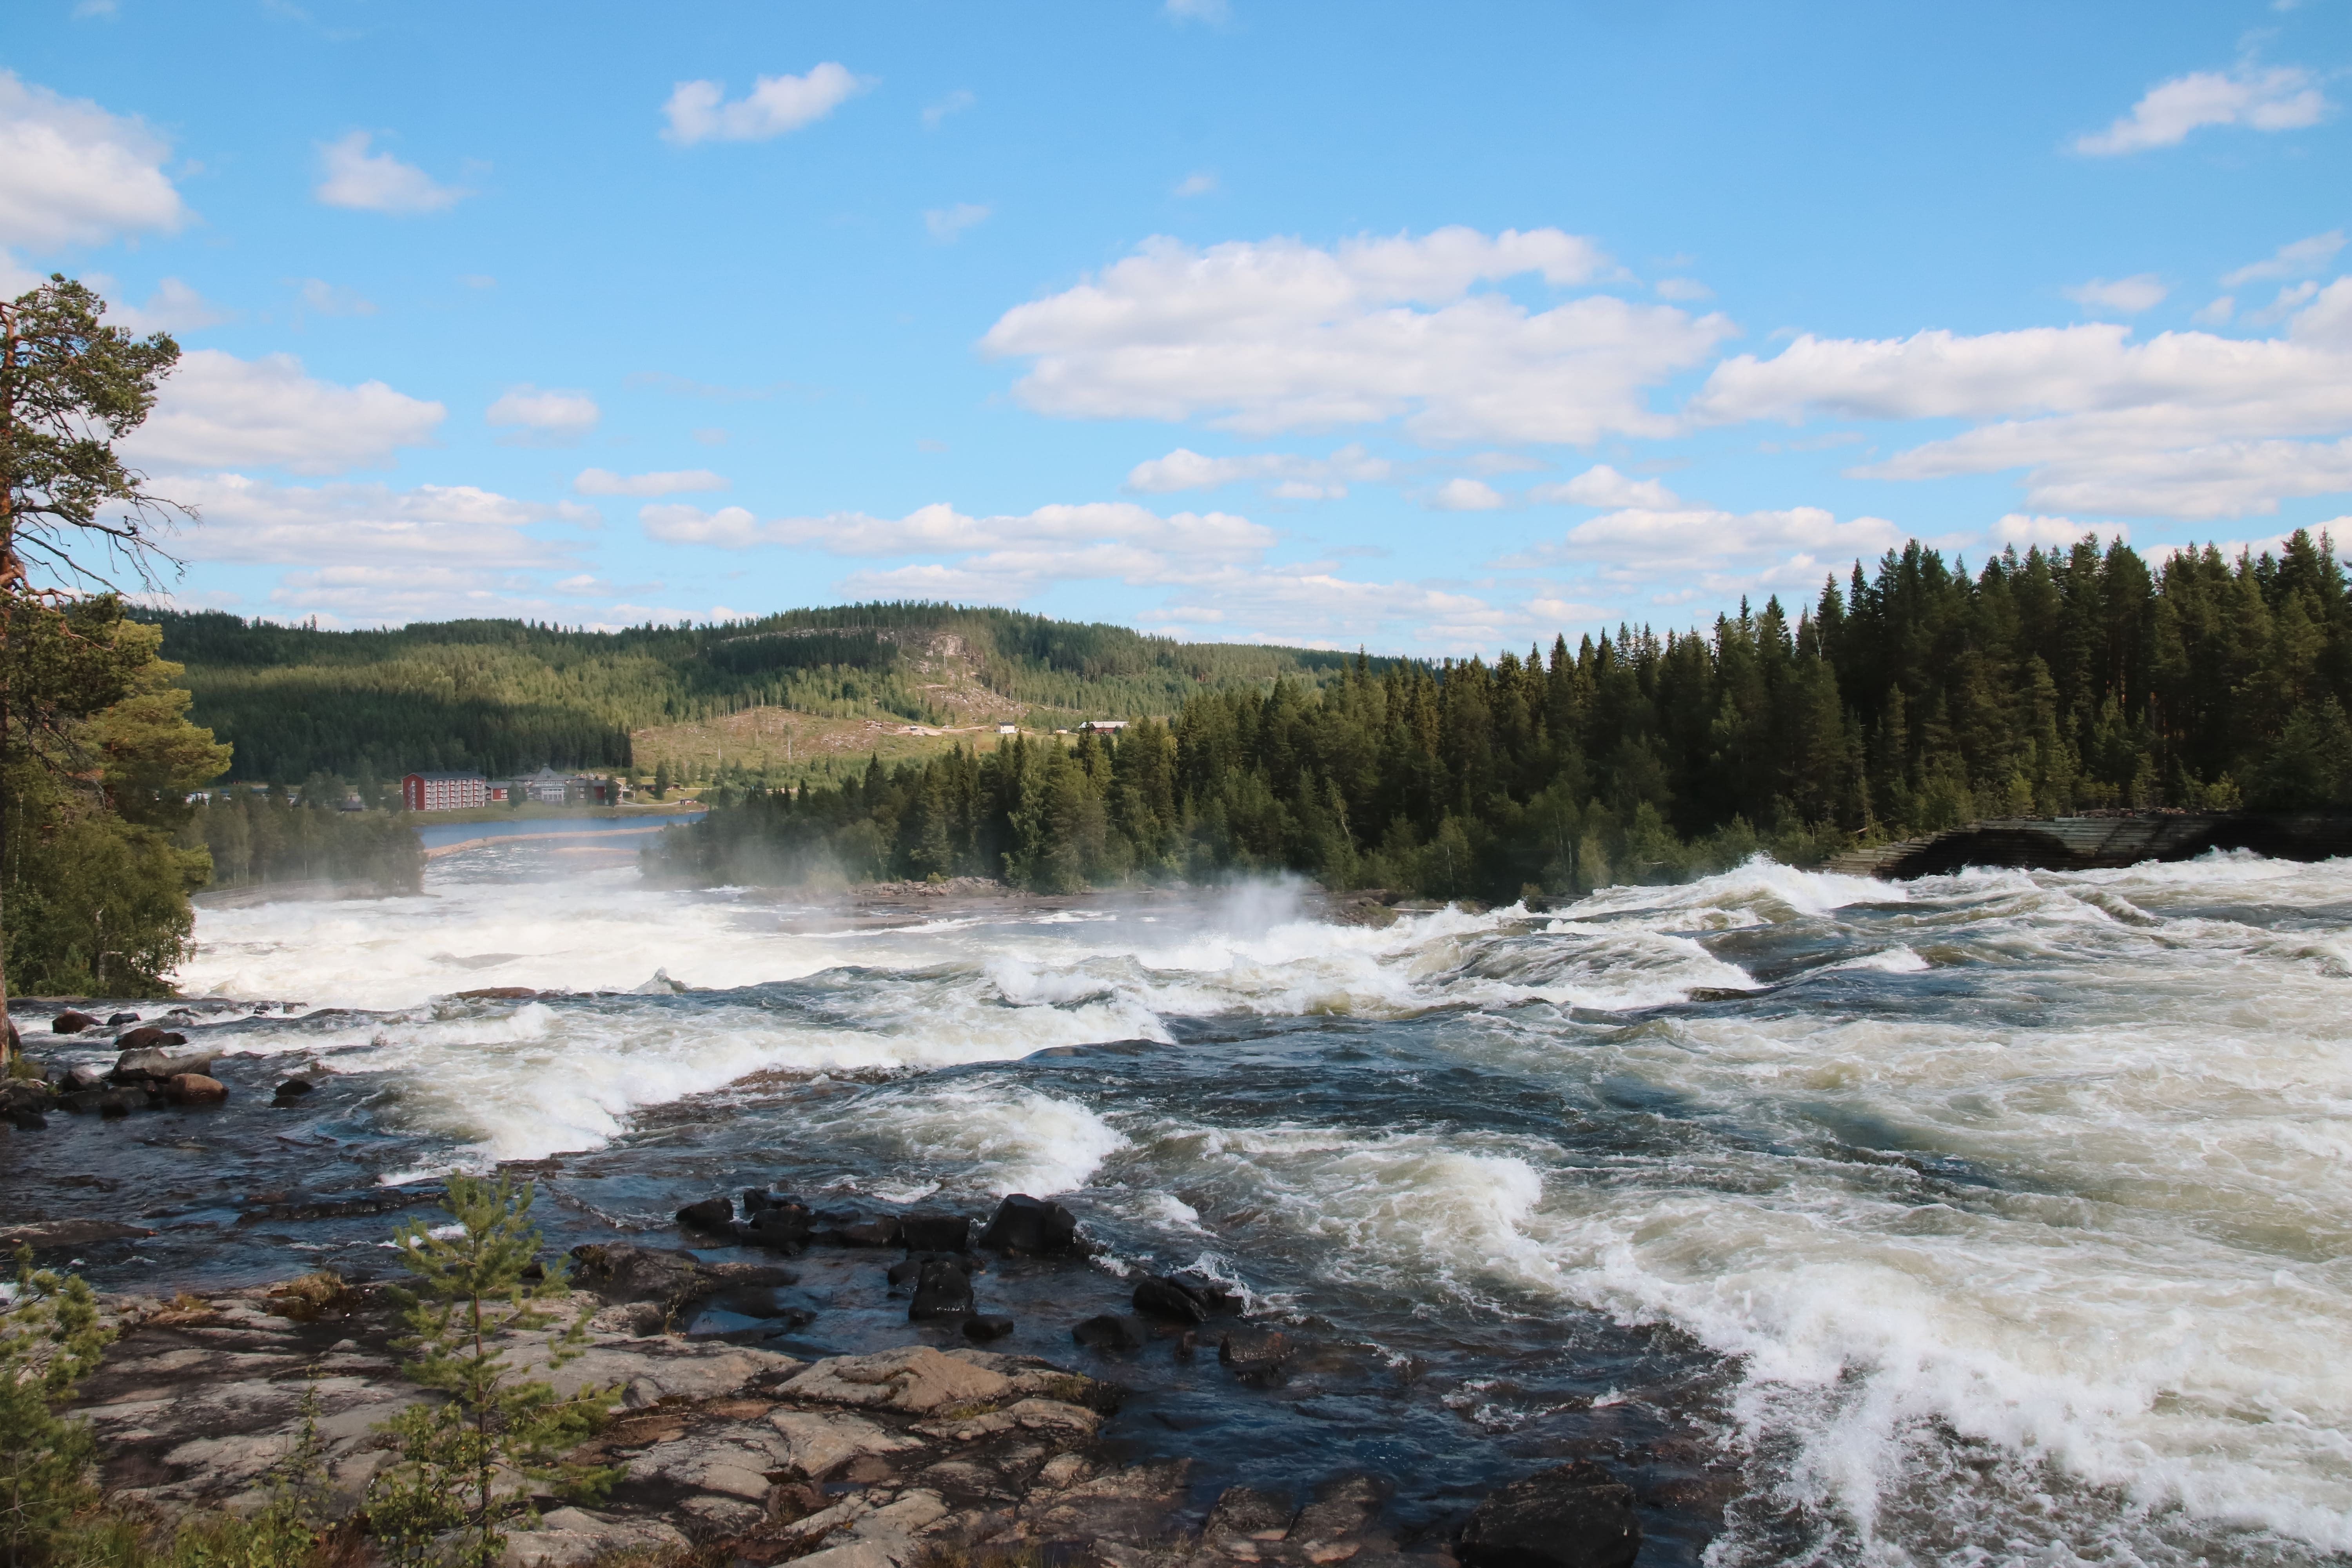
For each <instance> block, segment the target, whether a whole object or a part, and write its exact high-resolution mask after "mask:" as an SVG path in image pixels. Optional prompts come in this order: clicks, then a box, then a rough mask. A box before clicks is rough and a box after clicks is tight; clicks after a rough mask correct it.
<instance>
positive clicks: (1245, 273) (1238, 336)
mask: <svg viewBox="0 0 2352 1568" xmlns="http://www.w3.org/2000/svg"><path fill="white" fill-rule="evenodd" d="M1612 270H1613V269H1612V264H1611V262H1610V260H1609V258H1608V257H1607V256H1605V255H1604V254H1603V253H1602V252H1601V250H1600V248H1599V247H1596V246H1595V245H1594V244H1593V243H1592V242H1591V240H1588V239H1584V238H1581V237H1577V236H1575V235H1570V234H1564V233H1562V232H1560V231H1559V230H1558V229H1537V230H1533V231H1529V232H1526V233H1522V232H1519V231H1517V230H1506V231H1505V232H1503V233H1501V234H1497V235H1493V236H1487V235H1484V234H1480V233H1478V232H1476V231H1475V230H1472V229H1468V228H1445V229H1439V230H1437V231H1435V232H1434V233H1432V234H1428V235H1424V236H1422V237H1418V238H1416V237H1410V236H1401V237H1395V238H1389V239H1372V238H1362V239H1356V240H1350V241H1347V242H1344V243H1342V244H1340V245H1339V246H1336V247H1332V248H1330V249H1323V248H1319V247H1314V246H1309V245H1306V244H1303V243H1301V242H1299V241H1297V240H1290V239H1274V240H1266V241H1264V242H1258V243H1249V242H1234V243H1231V244H1225V245H1219V246H1215V247H1211V248H1210V249H1207V250H1205V251H1203V250H1195V249H1193V248H1192V247H1189V246H1186V245H1183V244H1181V243H1180V242H1178V241H1176V240H1173V239H1168V238H1155V239H1152V240H1150V241H1147V242H1146V243H1145V244H1144V245H1143V247H1141V248H1140V249H1139V250H1138V251H1137V252H1136V253H1135V254H1134V255H1133V256H1130V257H1129V258H1126V259H1125V260H1122V261H1119V262H1118V263H1116V264H1115V265H1113V266H1111V267H1110V268H1107V269H1105V270H1104V271H1103V272H1102V273H1101V274H1099V275H1098V276H1097V277H1095V278H1092V279H1087V281H1085V282H1083V283H1081V284H1079V285H1078V286H1077V287H1076V288H1073V289H1066V290H1065V291H1064V292H1062V293H1059V294H1055V295H1052V296H1050V297H1049V298H1046V299H1044V300H1036V301H1034V302H1033V303H1030V304H1026V305H1021V306H1017V307H1015V308H1014V309H1013V310H1008V311H1006V312H1005V313H1004V315H1003V317H1002V318H1000V319H999V320H998V321H997V322H996V324H995V325H994V326H993V327H992V328H991V329H990V330H989V331H988V333H987V335H986V336H985V337H984V338H982V341H981V342H982V349H983V350H984V351H985V352H986V353H990V354H992V355H994V356H997V357H1000V358H1019V359H1024V360H1027V361H1028V362H1030V363H1029V370H1028V373H1027V374H1025V375H1024V376H1023V377H1022V379H1021V380H1020V381H1019V383H1017V384H1016V385H1015V386H1014V389H1013V390H1014V394H1015V395H1016V396H1017V397H1018V398H1019V399H1020V400H1021V401H1022V402H1023V403H1024V404H1026V405H1028V406H1030V407H1032V408H1034V409H1037V410H1039V411H1040V412H1043V413H1046V414H1052V415H1059V416H1065V417H1070V418H1148V419H1167V420H1183V419H1191V418H1194V417H1207V418H1209V419H1210V420H1211V421H1212V422H1213V423H1214V424H1216V425H1219V426H1224V427H1226V428H1230V429H1234V430H1239V431H1242V432H1244V433H1247V434H1252V435H1263V434H1270V433H1273V432H1276V431H1282V430H1292V429H1312V428H1325V427H1330V426H1344V425H1349V424H1368V423H1376V422H1382V421H1388V420H1392V419H1402V421H1403V424H1404V426H1405V428H1406V429H1407V430H1409V431H1411V432H1412V434H1413V435H1415V436H1417V437H1421V438H1423V439H1424V440H1429V441H1433V442H1456V441H1466V440H1499V441H1514V442H1517V441H1544V442H1570V443H1579V444H1581V443H1586V442H1590V441H1592V440H1595V439H1597V438H1599V437H1601V436H1603V435H1608V434H1623V435H1633V436H1661V435H1665V434H1669V433H1671V432H1672V431H1673V429H1674V428H1675V421H1674V420H1673V419H1672V418H1671V417H1669V416H1665V415H1662V414H1659V413H1656V412H1654V411H1653V410H1651V409H1650V408H1649V407H1648V406H1647V405H1646V403H1645V401H1644V394H1645V392H1646V389H1647V388H1649V387H1650V386H1652V385H1654V384H1656V383H1658V382H1659V381H1661V380H1663V379H1664V378H1665V377H1666V376H1668V375H1670V374H1673V373H1674V372H1675V371H1677V370H1680V369H1683V368H1685V367H1686V366H1689V365H1692V364H1696V363H1700V362H1701V361H1703V360H1704V359H1706V357H1707V355H1708V354H1709V353H1712V352H1713V350H1714V348H1715V346H1716V345H1717V343H1719V342H1721V341H1722V340H1723V339H1724V338H1726V337H1727V336H1729V335H1731V334H1732V332H1733V331H1735V329H1734V328H1733V327H1732V325H1731V323H1730V322H1729V321H1727V319H1725V318H1724V317H1722V316H1720V315H1710V316H1705V317H1700V318H1696V319H1694V318H1692V317H1691V316H1690V315H1688V314H1686V313H1685V312H1684V311H1682V310H1676V309H1675V308H1673V307H1672V306H1665V305H1637V304H1631V303H1628V302H1627V301H1625V300H1620V299H1617V298H1615V297H1613V296H1611V295H1606V294H1588V295H1584V296H1582V297H1580V298H1576V299H1572V300H1568V301H1567V302H1565V303H1563V304H1560V305H1558V306H1555V307H1554V308H1552V309H1550V310H1542V311H1536V312H1530V311H1529V310H1527V309H1526V308H1525V307H1523V306H1521V305H1520V304H1518V303H1517V301H1516V300H1512V299H1511V298H1510V297H1508V296H1507V295H1506V294H1503V293H1499V292H1493V291H1486V292H1473V289H1475V287H1476V286H1477V285H1480V284H1488V283H1494V282H1497V281H1499V280H1502V279H1512V278H1519V277H1537V278H1540V279H1543V280H1544V281H1545V282H1547V283H1549V284H1551V285H1553V286H1555V287H1561V288H1565V287H1570V286H1573V285H1576V284H1580V283H1585V282H1589V281H1591V280H1592V279H1595V278H1598V277H1601V276H1602V275H1604V274H1608V273H1611V272H1612Z"/></svg>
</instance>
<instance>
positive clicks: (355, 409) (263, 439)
mask: <svg viewBox="0 0 2352 1568" xmlns="http://www.w3.org/2000/svg"><path fill="white" fill-rule="evenodd" d="M446 412H447V411H446V409H444V408H443V407H442V406H441V405H439V404H438V403H427V402H424V401H421V400H419V399H417V398H414V397H410V396H407V395H404V394H402V393H398V392H394V390H393V389H392V388H391V387H389V386H386V385H385V384H383V382H380V381H369V382H362V383H361V384H359V385H357V386H341V385H338V384H335V383H333V382H331V381H320V380H318V379H316V378H315V377H312V376H310V375H307V374H304V373H303V370H302V362H301V361H299V360H298V359H296V358H295V357H294V356H293V355H291V354H266V355H264V356H263V357H261V358H259V359H255V360H241V359H238V358H237V357H236V355H234V354H227V353H221V352H220V351H219V350H217V349H193V350H190V351H189V352H187V353H183V354H182V355H181V356H180V363H179V367H178V369H176V370H175V371H173V374H172V375H171V377H170V379H168V380H166V381H165V382H164V383H163V391H162V393H161V395H159V396H158V397H157V398H156V402H155V412H154V413H153V414H152V415H151V416H149V417H148V420H147V422H146V423H145V424H144V425H142V426H140V427H139V428H138V429H137V430H135V431H133V432H132V433H131V436H130V437H128V438H127V439H126V440H125V442H124V443H123V447H124V450H125V452H126V453H127V454H128V455H129V456H130V457H131V458H132V459H133V460H135V461H137V462H140V463H142V464H150V465H162V466H164V467H169V468H253V467H269V466H276V467H282V468H289V469H291V470H292V471H294V472H295V473H298V474H331V473H336V472H339V471H341V470H343V469H346V468H383V467H389V466H390V465H391V463H392V458H393V453H394V449H396V448H398V447H416V446H422V445H424V444H425V442H426V441H428V440H430V439H431V438H432V436H433V430H434V427H435V426H437V425H439V424H440V423H441V420H442V418H443V416H444V415H445V414H446Z"/></svg>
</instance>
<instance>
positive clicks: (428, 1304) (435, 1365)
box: [368, 1173, 616, 1568]
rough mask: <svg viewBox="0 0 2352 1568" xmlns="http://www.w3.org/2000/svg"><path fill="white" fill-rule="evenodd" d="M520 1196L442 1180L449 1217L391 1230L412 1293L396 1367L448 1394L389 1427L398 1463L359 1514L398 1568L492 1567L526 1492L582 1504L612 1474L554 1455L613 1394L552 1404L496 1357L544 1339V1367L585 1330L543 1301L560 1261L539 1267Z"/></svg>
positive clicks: (499, 1184)
mask: <svg viewBox="0 0 2352 1568" xmlns="http://www.w3.org/2000/svg"><path fill="white" fill-rule="evenodd" d="M531 1197H532V1187H531V1185H530V1184H529V1183H525V1184H523V1185H522V1186H521V1187H520V1188H518V1187H515V1186H514V1185H512V1184H510V1183H509V1180H508V1179H507V1178H506V1177H505V1176H503V1175H501V1176H500V1177H499V1179H498V1180H497V1181H495V1182H491V1181H487V1180H484V1179H481V1178H478V1177H473V1176H467V1175H463V1174H459V1173H451V1175H450V1177H449V1187H448V1193H447V1195H446V1197H444V1198H443V1199H442V1207H443V1208H444V1209H446V1211H447V1212H448V1214H449V1216H450V1219H451V1221H452V1222H453V1223H449V1224H445V1225H442V1226H427V1225H426V1224H425V1222H424V1221H423V1220H411V1221H409V1222H408V1223H407V1224H404V1225H403V1226H400V1227H399V1228H398V1229H397V1230H396V1231H394V1233H393V1239H394V1244H395V1246H396V1247H397V1252H396V1256H397V1257H398V1258H399V1259H400V1261H401V1264H402V1266H403V1267H404V1268H407V1269H408V1271H409V1272H410V1273H412V1274H414V1275H415V1276H416V1277H417V1280H418V1287H417V1289H416V1290H415V1293H414V1294H411V1293H408V1292H403V1293H402V1296H403V1299H404V1309H405V1310H404V1314H403V1321H404V1322H405V1323H406V1324H407V1327H408V1337H407V1338H405V1339H404V1340H402V1341H400V1342H399V1346H400V1348H401V1349H403V1350H404V1351H406V1352H410V1358H409V1360H408V1361H407V1362H406V1363H404V1370H405V1371H406V1373H408V1375H409V1376H410V1377H411V1378H413V1379H415V1381H416V1382H418V1383H421V1384H424V1385H425V1387H427V1388H430V1389H435V1390H437V1391H438V1392H439V1393H441V1394H443V1395H444V1396H445V1397H443V1398H441V1399H439V1400H436V1401H430V1402H427V1403H425V1404H423V1405H412V1406H410V1407H409V1408H408V1409H406V1410H404V1411H402V1412H401V1413H400V1414H399V1415H396V1416H394V1417H393V1419H392V1420H391V1421H390V1422H389V1423H387V1424H386V1428H385V1429H386V1430H388V1431H389V1432H390V1433H391V1434H392V1435H393V1436H394V1437H395V1438H396V1439H397V1440H398V1452H399V1456H400V1457H399V1459H398V1461H397V1462H396V1463H395V1464H394V1465H393V1466H392V1467H390V1468H388V1469H386V1470H385V1471H384V1472H383V1473H382V1474H380V1475H379V1476H378V1477H377V1478H376V1479H375V1480H374V1481H373V1483H372V1484H371V1485H370V1487H369V1489H368V1518H369V1521H370V1524H371V1526H372V1528H373V1530H374V1532H375V1534H376V1537H377V1540H378V1542H380V1543H381V1544H382V1545H383V1549H384V1552H385V1553H386V1554H387V1555H388V1556H389V1557H390V1558H391V1559H392V1560H393V1561H394V1563H399V1564H403V1565H407V1564H423V1563H434V1562H436V1560H437V1561H443V1562H446V1563H449V1564H450V1565H451V1568H495V1564H496V1563H498V1561H499V1554H500V1552H502V1551H503V1550H504V1548H505V1545H506V1537H505V1535H504V1534H503V1533H502V1532H501V1531H500V1529H499V1527H500V1525H501V1524H503V1523H504V1522H506V1521H509V1520H517V1519H520V1520H521V1521H524V1522H525V1523H526V1524H535V1523H537V1522H538V1517H537V1515H536V1513H535V1512H534V1511H533V1510H532V1508H531V1504H530V1500H531V1498H532V1496H533V1495H534V1492H535V1490H536V1489H539V1488H542V1487H543V1488H545V1489H547V1490H548V1491H551V1492H552V1493H554V1494H555V1495H558V1496H563V1497H572V1498H578V1499H582V1500H593V1499H594V1498H595V1497H597V1496H598V1495H600V1494H601V1493H602V1492H603V1491H604V1489H605V1488H606V1487H609V1486H610V1485H611V1484H612V1482H613V1480H614V1477H615V1475H616V1472H614V1471H613V1470H609V1469H596V1468H591V1467H587V1466H583V1465H571V1464H566V1463H565V1462H564V1460H563V1455H564V1454H565V1453H566V1452H568V1451H569V1450H571V1449H572V1448H573V1447H577V1446H578V1445H579V1444H580V1443H581V1442H583V1440H584V1439H586V1438H587V1437H588V1436H589V1435H590V1434H592V1433H593V1432H594V1431H595V1430H596V1429H597V1428H598V1427H599V1426H602V1425H603V1424H604V1416H605V1412H606V1408H607V1406H608V1405H610V1404H611V1402H612V1399H613V1397H614V1394H615V1392H616V1391H615V1390H614V1389H610V1388H583V1389H581V1390H579V1391H578V1392H577V1393H574V1394H570V1395H568V1396H559V1395H558V1394H556V1392H555V1390H554V1389H553V1387H551V1385H550V1384H547V1383H546V1382H544V1381H540V1380H525V1379H520V1378H518V1377H517V1376H516V1375H515V1373H514V1369H512V1368H511V1367H509V1365H508V1363H507V1361H506V1356H505V1352H506V1349H507V1348H508V1345H509V1343H510V1336H516V1335H522V1334H529V1333H533V1332H536V1331H542V1330H546V1331H550V1332H549V1333H548V1337H547V1341H546V1344H547V1349H548V1352H549V1354H548V1365H549V1367H550V1369H552V1368H554V1367H558V1366H562V1364H563V1363H566V1362H568V1361H570V1360H572V1357H574V1356H576V1355H578V1354H579V1353H580V1352H579V1349H578V1347H579V1346H580V1344H581V1343H582V1342H583V1340H584V1339H585V1338H586V1332H587V1314H586V1312H584V1311H583V1312H582V1313H581V1314H579V1315H578V1316H577V1317H575V1318H574V1319H573V1320H572V1324H571V1326H570V1327H569V1328H568V1329H562V1328H558V1327H557V1326H556V1325H557V1322H558V1320H557V1317H556V1315H555V1313H553V1312H552V1311H550V1310H544V1308H543V1307H542V1306H541V1303H546V1302H551V1301H561V1300H565V1299H566V1298H567V1297H568V1296H569V1294H570V1291H569V1289H568V1287H567V1283H566V1280H565V1278H564V1271H563V1264H562V1259H561V1258H558V1259H555V1260H553V1261H551V1262H549V1263H546V1264H544V1265H541V1264H540V1262H539V1250H540V1236H539V1232H538V1231H537V1230H535V1229H531V1228H530V1204H531ZM534 1266H537V1267H534ZM453 1532H454V1533H453ZM445 1538H446V1539H445Z"/></svg>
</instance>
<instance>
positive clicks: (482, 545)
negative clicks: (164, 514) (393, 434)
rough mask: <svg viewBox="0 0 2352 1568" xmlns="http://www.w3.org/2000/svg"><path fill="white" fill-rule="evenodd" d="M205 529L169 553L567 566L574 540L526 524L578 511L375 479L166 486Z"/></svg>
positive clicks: (231, 477) (413, 564) (236, 480)
mask: <svg viewBox="0 0 2352 1568" xmlns="http://www.w3.org/2000/svg"><path fill="white" fill-rule="evenodd" d="M172 495H173V499H174V500H182V501H184V502H186V503H188V504H189V505H192V506H194V508H195V509H196V510H197V512H198V513H199V514H200V515H201V516H202V517H203V519H204V522H203V525H202V526H201V527H197V528H192V529H189V530H187V531H185V532H184V534H182V535H181V537H180V539H179V540H178V541H177V542H176V544H175V550H176V552H178V553H181V554H184V555H185V556H186V557H187V558H188V559H190V560H194V561H234V562H278V563H291V564H297V565H310V564H315V563H319V562H321V561H332V562H334V563H337V564H338V565H341V566H365V565H371V564H380V565H383V566H385V567H389V568H393V569H395V570H411V569H422V568H424V567H425V566H427V565H431V564H434V563H445V564H448V565H453V566H463V567H468V568H485V567H495V568H507V569H520V568H531V567H551V566H562V565H566V564H568V563H569V562H570V561H571V559H572V556H573V555H574V554H575V553H576V552H577V550H578V545H577V544H576V543H574V542H568V541H563V540H548V539H541V538H537V537H535V536H533V535H531V534H530V533H527V532H525V531H524V529H525V528H526V527H528V526H529V525H530V524H532V523H536V522H545V521H564V520H567V519H569V518H570V517H572V514H573V512H574V511H575V510H578V511H584V510H586V509H584V508H577V509H575V508H570V507H562V506H555V507H551V506H539V505H534V504H532V503H530V502H527V501H520V500H513V499H511V498H510V497H507V496H502V495H499V494H498V493H497V492H495V491H492V490H486V489H478V488H477V487H475V486H473V485H421V486H418V487H417V488H416V489H393V488H392V487H391V486H389V485H384V484H379V483H364V484H330V485H309V486H294V485H277V484H271V483H269V482H268V481H267V480H265V479H253V478H250V477H248V476H247V475H243V474H236V473H221V474H209V475H201V476H191V477H188V478H185V479H175V480H173V484H172Z"/></svg>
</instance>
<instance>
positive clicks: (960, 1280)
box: [907, 1258, 972, 1322]
mask: <svg viewBox="0 0 2352 1568" xmlns="http://www.w3.org/2000/svg"><path fill="white" fill-rule="evenodd" d="M971 1309H972V1300H971V1276H970V1275H968V1274H966V1273H965V1272H964V1271H963V1268H962V1266H961V1265H960V1264H958V1263H957V1262H956V1261H955V1260H954V1259H953V1258H925V1259H924V1260H923V1267H922V1273H921V1274H920V1276H919V1277H918V1279H916V1281H915V1299H914V1300H913V1301H912V1302H910V1303H908V1307H907V1319H908V1321H909V1322H917V1321H922V1320H924V1319H927V1318H961V1317H965V1316H968V1315H969V1314H970V1313H971Z"/></svg>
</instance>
